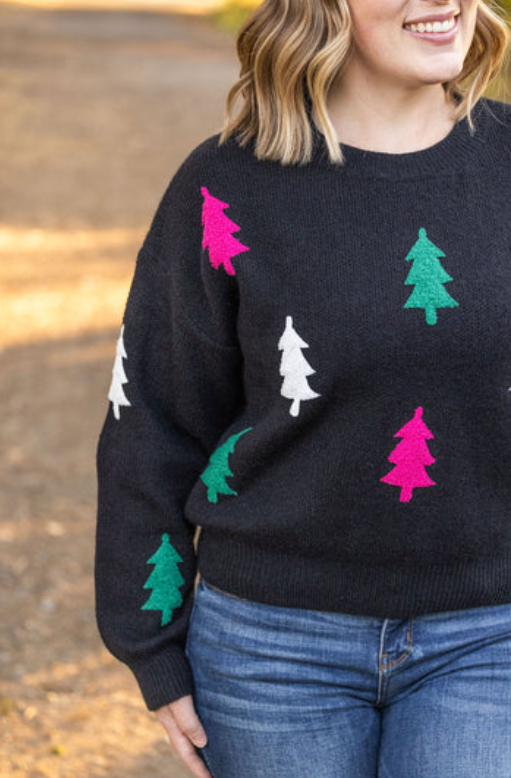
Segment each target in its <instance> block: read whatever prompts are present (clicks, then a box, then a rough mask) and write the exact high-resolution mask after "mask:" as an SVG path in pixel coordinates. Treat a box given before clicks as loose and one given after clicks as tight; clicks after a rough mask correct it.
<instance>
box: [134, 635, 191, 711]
mask: <svg viewBox="0 0 511 778" xmlns="http://www.w3.org/2000/svg"><path fill="white" fill-rule="evenodd" d="M130 669H131V671H132V673H133V675H134V676H135V678H136V679H137V682H138V685H139V686H140V691H141V692H142V696H143V697H144V700H145V703H146V705H147V707H148V708H149V710H158V708H162V707H163V706H164V705H168V704H169V703H170V702H174V700H178V699H179V698H180V697H185V696H186V695H187V694H192V693H193V679H192V671H191V669H190V665H189V664H188V661H187V659H186V656H185V653H184V651H183V650H182V649H180V648H176V647H175V646H172V647H169V648H168V649H167V650H166V651H165V652H164V653H161V654H158V655H156V656H154V657H151V658H150V659H148V660H147V661H140V662H138V663H137V665H130Z"/></svg>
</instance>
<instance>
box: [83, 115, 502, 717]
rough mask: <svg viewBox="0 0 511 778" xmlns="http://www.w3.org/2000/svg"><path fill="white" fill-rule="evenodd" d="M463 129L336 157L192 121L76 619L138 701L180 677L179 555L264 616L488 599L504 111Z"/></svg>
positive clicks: (121, 371)
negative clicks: (414, 144) (204, 131)
mask: <svg viewBox="0 0 511 778" xmlns="http://www.w3.org/2000/svg"><path fill="white" fill-rule="evenodd" d="M474 121H475V133H471V132H470V130H469V128H468V125H467V123H466V122H465V121H463V122H461V123H460V124H458V125H457V126H456V127H455V129H454V130H453V131H452V132H451V133H450V134H449V136H448V137H447V138H445V140H443V141H441V142H440V143H438V144H436V145H435V146H433V147H431V148H429V149H427V150H424V151H419V152H416V153H411V154H402V155H394V154H382V153H373V152H365V151H362V150H359V149H355V148H350V147H347V148H346V147H345V148H344V153H345V158H346V161H345V164H344V165H342V166H338V165H334V164H332V163H331V162H330V161H329V159H328V157H327V153H326V145H325V142H324V139H323V138H322V136H321V135H320V134H319V133H316V136H315V148H314V155H313V159H312V161H311V162H310V163H309V164H306V165H302V166H283V165H280V164H278V163H272V162H261V161H257V159H256V158H255V156H254V154H253V151H252V150H251V149H249V148H248V149H242V148H240V147H239V146H238V145H237V144H236V142H235V141H230V142H228V143H226V144H224V145H221V146H219V143H218V137H215V138H212V139H210V140H208V141H206V142H205V143H204V144H203V145H202V146H200V147H199V148H198V149H197V150H196V151H194V152H193V153H192V154H191V156H190V157H189V158H188V159H187V161H186V162H185V163H184V164H183V166H182V167H181V169H180V170H179V171H178V173H177V174H176V176H175V177H174V179H173V181H172V182H171V184H170V186H169V188H168V190H167V192H166V194H165V196H164V198H163V200H162V202H161V205H160V207H159V209H158V211H157V214H156V216H155V219H154V221H153V224H152V226H151V229H150V231H149V234H148V236H147V239H146V241H145V243H144V245H143V247H142V250H141V252H140V255H139V258H138V262H137V268H136V272H135V277H134V281H133V285H132V289H131V293H130V296H129V300H128V304H127V309H126V314H125V318H124V326H123V330H122V334H121V337H120V339H119V343H118V348H117V356H116V359H115V366H114V375H113V379H112V386H111V389H110V395H109V397H110V399H111V401H112V404H111V408H110V411H109V413H108V416H107V419H106V422H105V426H104V429H103V432H102V435H101V440H100V446H99V454H98V467H99V521H98V538H97V562H96V571H97V608H98V620H99V625H100V630H101V633H102V635H103V638H104V640H105V642H106V644H107V646H108V647H109V648H110V650H111V651H112V652H113V653H114V654H115V655H116V656H118V657H119V658H120V659H121V660H123V661H125V662H126V663H127V664H128V665H129V666H130V667H131V669H132V670H133V672H134V673H135V675H136V677H137V679H138V681H139V684H140V686H141V689H142V692H143V694H144V696H145V699H146V702H147V704H148V706H149V707H150V708H152V709H153V708H157V707H159V706H161V705H163V704H166V703H168V702H170V701H171V700H173V699H176V698H178V697H180V696H182V695H183V694H186V693H189V692H190V691H191V689H192V685H191V678H190V673H189V669H188V666H187V662H186V659H185V656H184V652H183V648H184V642H185V640H186V630H187V621H188V617H189V612H190V607H191V599H192V595H193V585H194V578H195V574H196V571H197V564H198V570H199V571H200V573H201V574H202V575H203V576H204V578H205V580H206V581H208V582H209V583H211V584H213V585H215V586H217V587H219V588H221V589H224V590H227V591H229V592H231V593H233V594H235V595H238V596H240V597H243V598H249V599H251V600H255V601H258V602H263V603H270V604H273V605H283V606H288V607H297V608H313V609H319V610H324V611H336V612H346V613H352V614H360V615H372V616H377V617H382V618H383V617H389V618H404V617H407V616H411V615H420V614H424V613H428V612H435V611H447V610H454V609H460V608H468V607H476V606H482V605H491V604H498V603H503V602H511V391H510V387H511V108H510V107H509V106H505V105H503V104H498V103H494V102H481V103H480V104H479V105H478V107H477V109H476V111H475V114H474ZM197 526H200V527H202V532H201V534H200V540H199V544H198V552H197V554H196V553H195V550H194V533H195V529H196V527H197Z"/></svg>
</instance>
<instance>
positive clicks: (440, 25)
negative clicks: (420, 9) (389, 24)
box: [405, 16, 456, 33]
mask: <svg viewBox="0 0 511 778" xmlns="http://www.w3.org/2000/svg"><path fill="white" fill-rule="evenodd" d="M455 24H456V19H455V17H454V16H453V17H452V18H451V19H447V20H446V21H445V22H419V23H418V24H405V28H406V29H407V30H411V31H412V32H436V33H438V32H449V31H450V30H452V29H454V25H455Z"/></svg>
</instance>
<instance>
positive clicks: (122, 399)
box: [108, 324, 131, 420]
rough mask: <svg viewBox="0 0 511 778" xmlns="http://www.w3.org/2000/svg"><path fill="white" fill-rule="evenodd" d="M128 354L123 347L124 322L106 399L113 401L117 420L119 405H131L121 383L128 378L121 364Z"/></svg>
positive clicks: (126, 381) (118, 417)
mask: <svg viewBox="0 0 511 778" xmlns="http://www.w3.org/2000/svg"><path fill="white" fill-rule="evenodd" d="M127 358H128V355H127V353H126V349H125V348H124V324H123V325H122V328H121V334H120V335H119V340H118V341H117V349H116V355H115V362H114V369H113V370H112V383H111V384H110V390H109V392H108V399H109V400H110V402H112V403H113V411H114V416H115V418H116V419H117V420H119V419H120V418H121V412H120V406H121V405H131V403H130V401H129V400H128V398H127V397H126V395H125V394H124V389H123V388H122V387H123V384H127V383H129V382H128V378H127V376H126V373H125V372H124V367H123V364H122V360H123V359H127Z"/></svg>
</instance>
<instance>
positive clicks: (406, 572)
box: [199, 531, 511, 619]
mask: <svg viewBox="0 0 511 778" xmlns="http://www.w3.org/2000/svg"><path fill="white" fill-rule="evenodd" d="M199 570H200V573H201V575H203V576H204V578H205V580H206V581H207V582H208V583H210V584H211V585H212V586H216V587H218V588H219V589H222V590H224V591H226V592H230V593H232V594H234V595H236V596H237V597H241V598H243V599H248V600H253V601H255V602H262V603H266V604H268V605H280V606H283V607H288V608H305V609H312V610H319V611H330V612H334V613H350V614H353V615H359V616H374V617H377V618H394V619H404V618H409V617H411V616H420V615H424V614H426V613H437V612H442V611H444V612H445V611H451V610H462V609H465V608H476V607H482V606H485V605H500V604H504V603H508V602H511V554H508V555H507V556H505V557H499V558H497V559H494V558H490V559H481V560H476V561H467V562H461V561H458V562H454V563H453V564H451V565H427V566H418V565H414V566H401V567H397V566H393V567H383V566H378V565H371V566H365V567H364V566H361V565H357V566H354V565H353V566H348V565H345V564H342V563H340V562H336V561H332V560H327V561H325V560H315V559H309V558H303V557H298V556H295V555H290V556H286V555H284V554H282V553H279V552H276V551H272V550H267V549H265V550H262V549H259V548H254V547H251V546H245V545H242V544H240V543H236V542H233V541H230V540H228V539H226V538H225V537H221V538H219V537H217V536H215V535H214V534H213V535H212V534H211V533H210V532H205V531H203V533H202V535H201V540H200V545H199Z"/></svg>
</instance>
